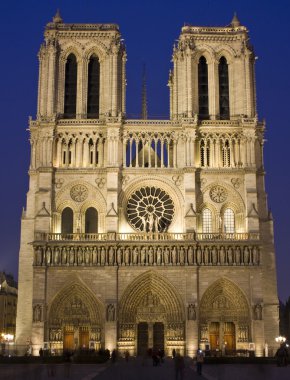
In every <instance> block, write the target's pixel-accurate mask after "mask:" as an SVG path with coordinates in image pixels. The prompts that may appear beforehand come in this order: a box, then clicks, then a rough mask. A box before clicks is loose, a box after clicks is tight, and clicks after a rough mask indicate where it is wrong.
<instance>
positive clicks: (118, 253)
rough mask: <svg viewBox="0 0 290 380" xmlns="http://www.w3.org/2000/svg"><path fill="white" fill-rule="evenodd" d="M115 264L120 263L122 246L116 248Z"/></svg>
mask: <svg viewBox="0 0 290 380" xmlns="http://www.w3.org/2000/svg"><path fill="white" fill-rule="evenodd" d="M117 264H118V265H122V248H121V247H119V248H118V249H117Z"/></svg>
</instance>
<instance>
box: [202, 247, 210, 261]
mask: <svg viewBox="0 0 290 380" xmlns="http://www.w3.org/2000/svg"><path fill="white" fill-rule="evenodd" d="M203 254H204V265H208V256H209V252H208V247H205V249H204V252H203Z"/></svg>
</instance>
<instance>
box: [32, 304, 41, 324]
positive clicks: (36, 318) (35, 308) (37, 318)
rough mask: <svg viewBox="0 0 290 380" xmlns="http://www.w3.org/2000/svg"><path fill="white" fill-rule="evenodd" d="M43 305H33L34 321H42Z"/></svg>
mask: <svg viewBox="0 0 290 380" xmlns="http://www.w3.org/2000/svg"><path fill="white" fill-rule="evenodd" d="M42 318H43V317H42V305H34V306H33V322H42Z"/></svg>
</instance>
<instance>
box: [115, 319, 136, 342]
mask: <svg viewBox="0 0 290 380" xmlns="http://www.w3.org/2000/svg"><path fill="white" fill-rule="evenodd" d="M119 334H120V340H123V341H133V340H134V338H135V325H134V324H129V323H128V324H121V325H120V329H119Z"/></svg>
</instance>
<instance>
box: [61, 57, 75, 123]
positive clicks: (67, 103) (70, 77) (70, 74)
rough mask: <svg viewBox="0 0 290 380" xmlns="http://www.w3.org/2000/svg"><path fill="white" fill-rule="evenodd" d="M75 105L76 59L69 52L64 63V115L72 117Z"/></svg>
mask: <svg viewBox="0 0 290 380" xmlns="http://www.w3.org/2000/svg"><path fill="white" fill-rule="evenodd" d="M76 106H77V60H76V57H75V55H74V54H70V55H69V56H68V58H67V61H66V65H65V93H64V117H65V118H67V119H74V118H75V117H76Z"/></svg>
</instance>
